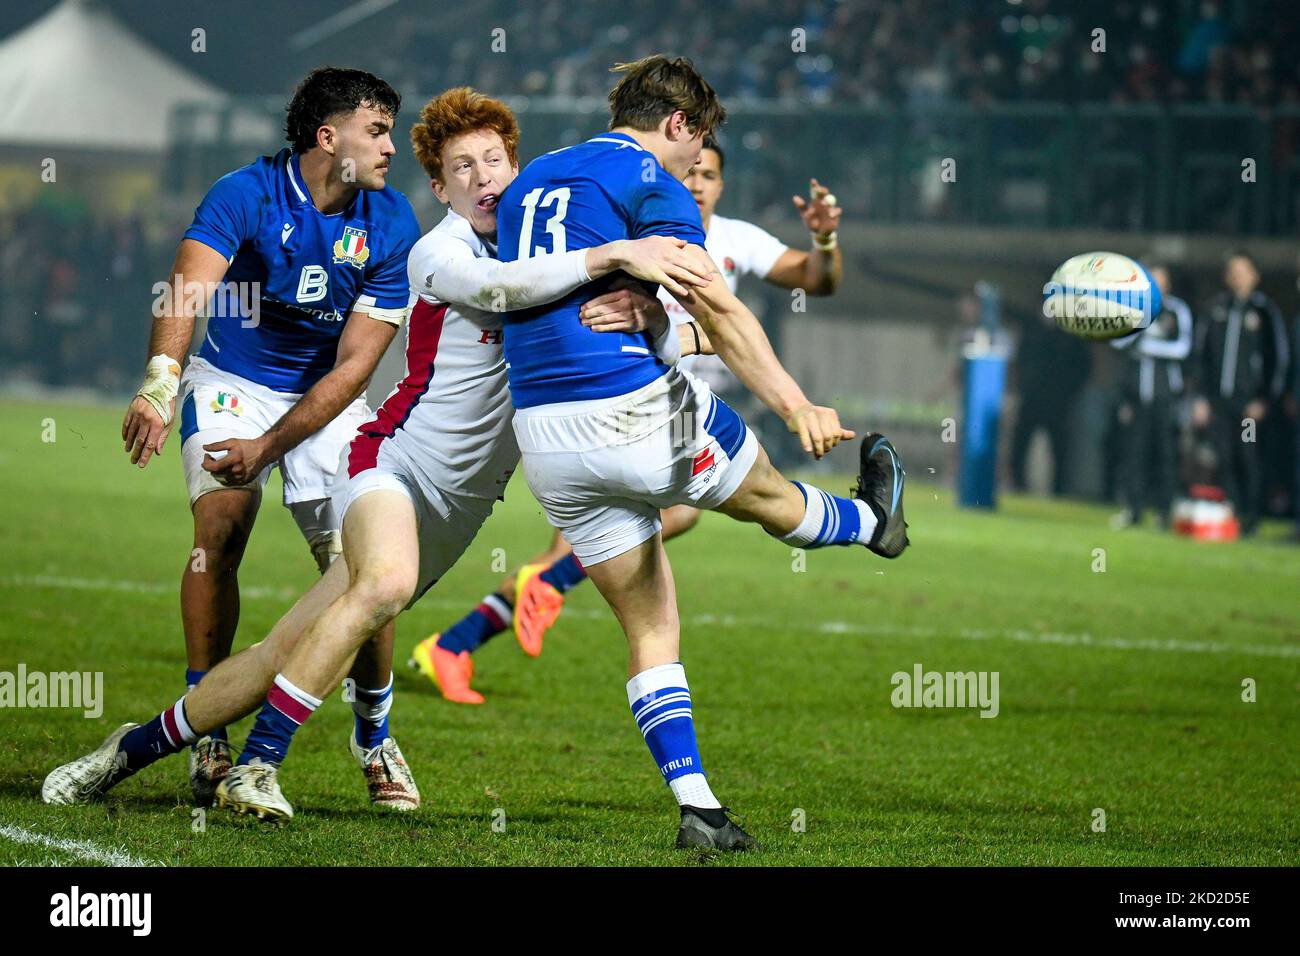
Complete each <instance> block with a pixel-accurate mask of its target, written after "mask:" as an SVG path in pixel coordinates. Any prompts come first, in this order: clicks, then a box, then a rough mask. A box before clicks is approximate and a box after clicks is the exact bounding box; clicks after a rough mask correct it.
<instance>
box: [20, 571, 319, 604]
mask: <svg viewBox="0 0 1300 956" xmlns="http://www.w3.org/2000/svg"><path fill="white" fill-rule="evenodd" d="M0 587H10V588H56V589H60V590H68V591H121V592H124V593H127V594H167V595H172V594H174V595H179V594H180V590H181V589H180V585H179V584H153V583H150V582H149V581H122V580H114V579H112V578H69V577H62V576H60V575H56V574H31V575H25V574H12V575H6V576H5V577H2V578H0ZM239 594H240V596H241V597H246V598H248V599H249V600H253V601H260V600H264V599H271V600H276V601H296V600H297V599H298V598H300V597H302V594H301V593H300V592H298V591H295V590H293V588H268V587H259V586H258V585H252V586H249V587H241V588H240V589H239Z"/></svg>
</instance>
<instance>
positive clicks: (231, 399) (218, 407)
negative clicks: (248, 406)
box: [211, 392, 244, 417]
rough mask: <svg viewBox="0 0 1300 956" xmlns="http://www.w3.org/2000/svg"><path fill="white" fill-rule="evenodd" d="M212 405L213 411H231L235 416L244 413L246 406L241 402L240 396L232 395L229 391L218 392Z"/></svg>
mask: <svg viewBox="0 0 1300 956" xmlns="http://www.w3.org/2000/svg"><path fill="white" fill-rule="evenodd" d="M211 407H212V411H213V412H218V413H219V412H230V413H231V414H232V415H234V416H235V417H239V416H240V415H242V414H244V407H243V406H242V405H240V404H239V396H238V395H231V394H230V393H229V392H217V397H216V398H214V399H213V400H212V406H211Z"/></svg>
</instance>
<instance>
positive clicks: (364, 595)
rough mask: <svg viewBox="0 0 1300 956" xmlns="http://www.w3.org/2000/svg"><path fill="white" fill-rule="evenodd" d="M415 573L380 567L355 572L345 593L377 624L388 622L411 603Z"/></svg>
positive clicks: (376, 625)
mask: <svg viewBox="0 0 1300 956" xmlns="http://www.w3.org/2000/svg"><path fill="white" fill-rule="evenodd" d="M415 578H416V576H415V574H414V573H413V572H412V571H409V570H407V569H404V568H383V569H379V570H375V571H371V572H367V573H365V574H361V575H358V576H357V578H356V579H355V580H354V581H353V582H352V584H351V585H350V586H349V587H348V593H349V594H350V595H351V596H352V598H353V599H354V600H355V601H357V602H358V603H359V604H360V606H361V607H362V609H363V611H364V613H365V614H366V615H367V616H368V617H369V619H370V622H371V623H372V624H373V625H374V626H375V627H376V628H379V627H382V626H383V625H385V624H387V623H388V622H389V621H391V620H392V619H393V618H395V617H397V615H398V614H400V613H402V609H403V608H405V607H406V605H407V604H409V603H410V601H411V597H412V595H414V594H415V585H416V580H415Z"/></svg>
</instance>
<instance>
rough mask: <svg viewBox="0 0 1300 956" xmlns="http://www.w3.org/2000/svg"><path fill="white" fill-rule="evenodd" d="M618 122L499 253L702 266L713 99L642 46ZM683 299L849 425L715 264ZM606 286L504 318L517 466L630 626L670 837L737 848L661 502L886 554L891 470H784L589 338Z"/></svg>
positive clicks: (651, 373) (542, 165)
mask: <svg viewBox="0 0 1300 956" xmlns="http://www.w3.org/2000/svg"><path fill="white" fill-rule="evenodd" d="M616 69H617V70H619V71H620V72H621V73H622V74H623V75H622V78H621V79H620V80H619V82H618V84H617V85H616V86H615V87H614V89H613V90H612V91H611V92H610V94H609V102H610V112H611V118H610V124H609V126H610V131H609V132H608V133H604V134H601V135H598V136H595V137H592V138H591V139H589V140H587V141H586V142H584V143H580V144H578V145H576V146H571V147H568V148H566V149H560V150H556V151H554V152H552V153H548V154H546V155H545V156H542V157H539V158H538V159H535V160H533V162H531V163H529V164H528V166H527V167H526V168H525V169H524V170H523V171H521V172H520V174H519V176H518V177H517V178H516V179H515V181H514V182H513V183H511V185H510V188H509V189H507V190H506V191H505V193H504V194H503V195H502V197H501V200H500V203H499V205H498V209H497V228H498V239H499V247H498V252H499V255H500V258H501V259H502V261H511V260H516V259H518V260H527V259H531V258H534V257H538V256H548V255H559V254H563V253H564V252H565V251H566V250H568V249H570V248H583V247H587V246H593V245H598V244H600V243H603V242H609V241H612V240H618V239H635V238H638V237H640V236H644V235H664V236H673V237H676V238H678V239H683V240H685V241H687V242H688V243H690V244H691V245H690V246H688V248H690V249H694V250H695V251H696V253H697V254H698V255H699V256H700V257H701V259H702V260H704V261H707V260H708V253H707V252H706V251H705V249H704V244H705V233H704V229H703V227H702V225H701V220H700V211H699V208H698V206H697V204H696V202H695V200H694V199H693V197H692V196H691V193H690V191H689V190H688V189H687V188H686V187H685V186H684V185H683V184H682V179H684V178H685V176H686V175H687V173H688V172H689V171H690V169H691V168H692V167H693V166H694V165H695V163H696V162H697V160H698V159H699V155H700V151H701V149H702V147H703V145H704V140H705V137H706V136H708V135H709V134H710V133H712V132H713V131H715V130H716V129H717V128H718V127H719V126H721V124H722V122H723V120H724V119H725V111H724V109H723V108H722V105H721V103H720V102H719V101H718V97H717V95H716V94H715V93H714V91H713V89H712V88H711V87H710V86H709V85H708V83H706V82H705V81H704V79H703V77H701V76H700V75H699V73H697V72H696V71H695V69H694V67H693V66H692V65H691V64H690V62H689V61H687V60H685V59H681V58H678V59H670V58H668V57H665V56H652V57H647V58H646V59H644V60H640V61H638V62H636V63H632V64H625V65H622V66H620V67H617V68H616ZM712 271H713V272H714V278H713V281H711V282H710V283H709V284H708V285H706V286H703V287H696V288H693V289H691V290H689V292H688V293H687V294H686V295H684V296H678V300H679V301H680V302H681V304H682V305H683V307H685V309H686V310H687V312H689V313H690V314H691V316H692V317H693V318H695V319H696V320H697V321H698V322H699V324H700V326H701V327H702V328H703V329H704V331H705V332H706V333H707V334H708V337H709V339H710V340H711V341H712V345H713V348H714V350H715V351H716V352H717V354H718V355H719V356H721V357H722V359H723V360H724V361H725V362H726V364H727V366H728V368H730V370H731V371H732V372H734V373H735V375H736V377H737V378H739V379H740V381H741V383H743V384H744V385H745V386H746V387H747V388H748V389H749V390H750V391H751V392H753V394H754V395H755V396H756V397H757V398H759V399H760V400H761V401H762V402H763V403H764V404H766V405H767V406H768V407H769V408H771V409H772V410H773V411H774V412H776V413H777V414H778V415H780V417H781V418H782V420H783V421H785V422H786V424H787V426H788V427H789V428H790V430H791V431H792V432H795V433H796V434H798V435H799V438H800V441H801V443H802V445H803V447H804V450H805V451H807V452H809V453H811V454H813V455H815V456H816V457H817V458H821V457H822V456H823V455H825V454H826V453H827V452H829V451H830V450H831V449H832V448H834V447H835V445H836V444H838V443H839V442H840V441H843V440H847V439H850V438H853V437H854V433H853V432H852V431H849V430H847V429H845V428H843V426H842V425H841V424H840V420H839V416H838V415H837V414H836V412H835V410H834V409H832V408H827V407H822V406H818V405H815V404H814V403H813V402H811V401H809V399H808V398H807V396H806V395H805V394H804V393H803V391H802V389H800V387H799V385H798V384H797V383H796V382H795V380H794V379H793V378H792V377H791V376H790V374H789V373H788V372H787V371H786V370H785V369H784V368H783V367H782V365H781V363H780V361H779V360H778V359H777V357H776V355H775V353H774V352H773V350H772V347H771V345H770V343H769V342H768V340H767V337H766V335H765V334H764V333H763V330H762V327H761V326H760V325H759V323H758V320H757V319H755V318H754V316H753V314H752V313H750V312H749V310H748V309H746V308H745V306H744V305H743V304H742V303H741V302H740V301H739V300H738V299H737V298H736V296H735V294H734V293H733V292H732V291H731V290H730V288H729V287H728V286H727V283H726V282H725V281H724V280H723V278H722V276H721V275H720V274H719V273H720V270H718V269H717V268H716V266H714V267H713V269H712ZM610 286H611V279H609V278H606V279H601V280H596V281H593V282H589V283H587V284H585V285H583V286H581V287H580V288H578V289H577V290H575V292H573V293H572V294H570V295H568V296H565V297H564V298H561V299H558V300H557V301H555V302H553V303H550V304H547V305H543V306H538V307H535V308H531V309H521V310H518V311H514V312H511V313H510V314H509V315H508V316H507V319H506V325H505V351H506V355H505V357H506V363H507V364H506V367H507V369H508V371H509V379H510V392H511V396H512V400H513V402H514V406H515V417H514V429H515V437H516V439H517V440H518V443H519V449H520V452H521V453H522V462H523V470H524V475H525V477H526V478H527V480H528V485H529V487H530V488H531V489H532V491H533V494H534V496H536V498H537V500H538V502H539V503H540V504H541V505H542V507H543V509H544V510H545V512H546V515H547V518H548V519H549V520H550V522H551V524H552V525H553V526H554V527H555V528H557V529H558V530H559V531H560V532H561V533H562V534H563V535H564V537H565V538H566V539H567V540H568V542H569V544H571V545H572V546H573V551H574V554H575V555H576V556H577V558H578V560H579V561H581V562H582V565H583V567H584V568H585V569H586V571H587V573H588V575H589V576H590V578H591V580H592V582H593V583H594V584H595V585H596V587H597V589H598V590H599V591H600V592H601V594H602V595H603V596H604V597H605V600H606V601H607V602H608V603H609V605H610V607H611V609H612V610H613V611H614V614H615V616H616V617H617V618H618V621H619V623H620V624H621V625H622V627H623V630H624V633H625V634H626V636H627V639H628V644H629V649H630V660H629V667H628V674H629V680H628V683H627V697H628V703H629V705H630V706H631V709H632V713H633V717H634V719H635V720H636V723H637V726H638V728H639V729H640V731H641V733H642V735H643V737H644V738H645V741H646V744H647V745H648V747H649V749H650V752H651V754H652V755H653V757H654V759H655V763H656V764H657V765H658V767H659V770H660V773H661V774H662V776H663V779H664V780H665V782H666V783H667V784H668V786H669V787H670V789H671V790H672V793H673V796H674V797H675V798H676V800H677V803H678V806H679V807H680V824H679V828H678V833H677V845H678V846H679V847H706V848H712V849H723V850H734V849H745V848H748V847H751V846H753V845H754V841H753V839H752V838H751V837H750V836H749V835H748V834H747V833H745V832H744V831H743V830H742V829H741V828H740V827H739V826H737V825H736V824H735V822H734V821H732V820H731V819H729V818H728V816H727V814H726V812H725V808H724V807H722V805H721V803H720V802H719V801H718V799H717V797H716V796H715V795H714V793H713V790H712V789H711V787H710V785H709V782H708V780H707V779H706V777H705V774H704V772H703V765H702V763H701V759H700V753H699V748H698V746H697V744H696V739H695V727H694V723H693V718H692V707H691V694H690V689H689V687H688V685H687V682H686V674H685V670H684V668H683V666H682V663H681V660H680V651H679V643H680V641H679V639H680V623H679V619H678V613H677V598H676V592H675V589H674V585H673V576H672V570H671V568H670V567H669V563H668V558H667V555H666V553H665V551H664V548H663V541H662V536H661V534H660V527H661V519H660V513H661V511H662V509H665V508H669V507H672V506H675V505H690V506H692V507H695V508H701V509H709V510H716V511H719V512H722V513H723V514H726V515H729V516H731V517H733V518H736V519H738V520H741V521H751V522H755V523H757V524H759V525H760V526H761V527H762V528H763V529H764V530H765V531H767V532H768V533H769V534H771V535H772V536H774V537H776V538H778V539H779V540H781V541H783V542H785V543H787V544H789V545H792V546H795V547H800V548H815V547H823V546H827V545H860V546H863V547H864V548H867V549H870V550H871V551H873V552H875V553H876V554H878V555H880V556H882V557H886V558H894V557H897V556H898V555H900V554H901V553H902V552H903V550H904V548H906V547H907V544H908V541H907V533H906V523H905V521H904V519H903V501H902V492H903V478H904V473H903V469H902V467H901V465H900V463H899V461H898V457H897V455H896V453H895V451H894V448H893V446H892V445H891V444H890V443H889V441H888V440H887V439H885V438H884V437H883V436H881V435H875V434H872V435H868V436H866V438H865V439H864V441H863V443H862V446H861V451H860V457H859V472H858V482H857V486H856V488H855V489H854V490H853V492H852V497H847V498H845V497H838V496H834V495H831V494H828V493H827V492H825V491H822V490H821V489H819V488H816V487H814V486H812V485H809V484H805V483H802V482H791V481H789V480H787V479H786V478H785V477H783V476H782V475H781V474H780V473H779V472H778V471H777V470H776V469H775V468H774V467H773V466H772V464H771V462H770V461H769V460H768V458H767V455H766V454H765V453H764V452H763V450H762V448H761V447H760V446H759V443H758V440H757V439H756V438H755V436H754V435H753V433H752V432H751V431H750V430H749V429H748V428H747V427H746V425H745V423H744V421H742V420H741V418H740V416H739V415H737V414H736V412H735V411H733V410H732V409H731V408H730V406H728V405H727V404H726V403H725V402H723V401H722V400H721V399H720V398H718V397H717V396H715V395H713V394H712V392H711V390H710V389H709V386H708V385H707V384H706V383H705V382H704V381H702V380H701V379H698V378H696V377H695V376H693V375H691V374H690V373H689V372H684V371H682V370H681V369H679V368H678V367H676V366H674V365H670V364H668V363H666V362H665V361H664V360H663V359H662V358H661V357H660V356H659V355H658V354H656V352H655V351H654V350H653V349H651V348H648V347H647V346H646V342H645V341H644V337H643V336H642V335H639V334H636V333H619V332H597V331H594V330H593V329H592V328H590V327H588V326H587V325H586V324H584V322H583V318H584V307H586V306H587V304H588V303H589V302H591V301H592V300H593V299H595V298H597V297H599V296H601V295H603V294H604V293H606V292H608V291H609V289H610Z"/></svg>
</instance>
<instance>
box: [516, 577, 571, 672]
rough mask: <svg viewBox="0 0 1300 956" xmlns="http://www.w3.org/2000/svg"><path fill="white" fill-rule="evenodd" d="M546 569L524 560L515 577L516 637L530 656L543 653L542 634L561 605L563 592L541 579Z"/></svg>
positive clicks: (562, 606)
mask: <svg viewBox="0 0 1300 956" xmlns="http://www.w3.org/2000/svg"><path fill="white" fill-rule="evenodd" d="M545 570H546V568H545V567H544V566H542V565H540V564H525V565H524V566H523V567H522V568H520V569H519V574H518V576H517V577H516V578H515V637H517V638H518V639H519V646H520V647H522V648H523V649H524V653H525V654H527V655H528V656H529V657H536V656H537V655H539V654H541V653H542V638H544V637H545V636H546V632H547V631H548V630H550V628H551V626H552V625H553V624H554V623H555V621H556V619H557V618H558V617H559V616H560V611H562V610H563V609H564V595H563V594H561V593H560V592H559V591H557V590H555V588H554V587H552V586H551V585H549V584H547V583H546V582H545V581H543V580H542V577H541V575H542V572H543V571H545Z"/></svg>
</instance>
